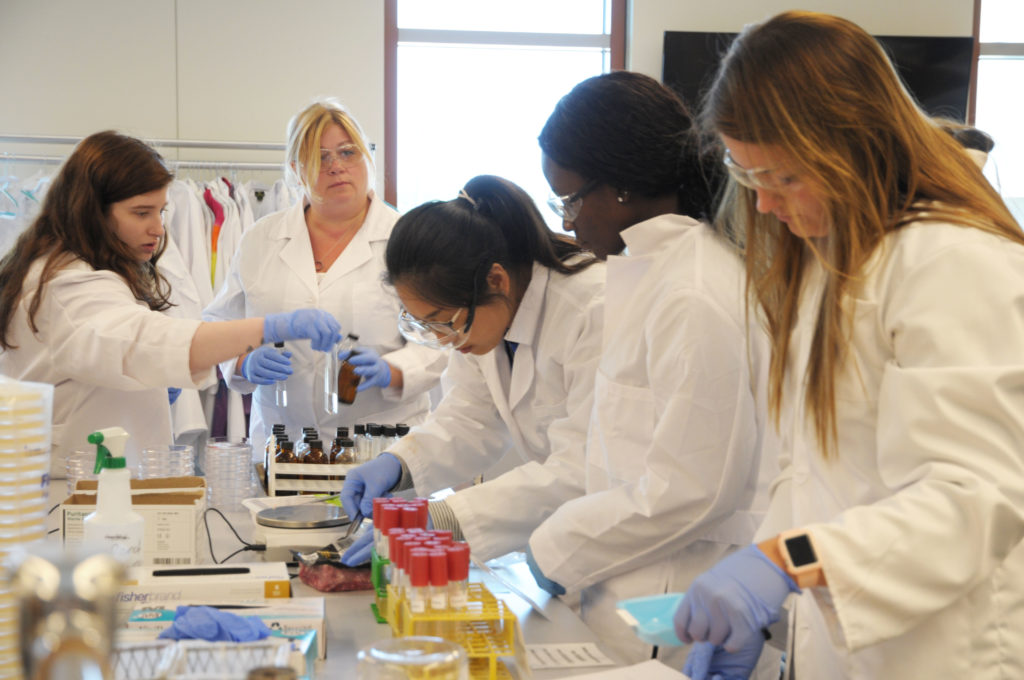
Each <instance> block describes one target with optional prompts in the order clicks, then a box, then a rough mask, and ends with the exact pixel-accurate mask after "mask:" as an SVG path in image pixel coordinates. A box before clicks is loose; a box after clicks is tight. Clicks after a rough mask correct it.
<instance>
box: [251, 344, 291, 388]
mask: <svg viewBox="0 0 1024 680" xmlns="http://www.w3.org/2000/svg"><path fill="white" fill-rule="evenodd" d="M291 356H292V353H291V352H282V351H280V350H279V349H278V348H276V347H274V346H272V345H260V346H259V347H257V348H256V349H254V350H253V351H251V352H249V354H248V355H246V357H245V359H243V360H242V377H243V378H245V379H246V380H248V381H249V382H251V383H253V384H255V385H273V384H274V383H276V382H277V381H278V380H285V379H287V378H288V376H290V375H291V374H292V362H291V361H290V359H291Z"/></svg>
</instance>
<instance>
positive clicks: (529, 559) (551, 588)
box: [526, 545, 565, 595]
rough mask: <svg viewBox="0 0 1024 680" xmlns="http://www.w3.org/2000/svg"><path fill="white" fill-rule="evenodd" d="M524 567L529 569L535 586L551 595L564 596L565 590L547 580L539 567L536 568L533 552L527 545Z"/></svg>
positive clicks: (560, 585)
mask: <svg viewBox="0 0 1024 680" xmlns="http://www.w3.org/2000/svg"><path fill="white" fill-rule="evenodd" d="M526 565H527V566H528V567H530V573H531V574H533V579H534V580H535V581H536V582H537V585H539V586H540V587H541V588H543V589H544V590H546V591H547V592H549V593H551V594H552V595H565V588H564V587H563V586H562V584H560V583H558V582H556V581H552V580H551V579H549V578H548V577H547V576H545V575H544V572H542V571H541V570H540V567H539V566H537V560H535V559H533V550H531V549H530V546H529V545H527V546H526Z"/></svg>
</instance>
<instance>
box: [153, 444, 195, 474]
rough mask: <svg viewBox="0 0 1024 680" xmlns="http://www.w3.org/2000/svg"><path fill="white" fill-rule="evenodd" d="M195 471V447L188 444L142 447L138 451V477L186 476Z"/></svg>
mask: <svg viewBox="0 0 1024 680" xmlns="http://www.w3.org/2000/svg"><path fill="white" fill-rule="evenodd" d="M195 471H196V465H195V449H193V448H192V447H191V446H189V445H188V444H171V445H169V446H160V447H156V448H151V449H142V451H141V452H140V453H139V479H151V478H153V477H188V476H190V475H194V474H195Z"/></svg>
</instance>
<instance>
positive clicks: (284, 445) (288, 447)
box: [281, 439, 295, 451]
mask: <svg viewBox="0 0 1024 680" xmlns="http://www.w3.org/2000/svg"><path fill="white" fill-rule="evenodd" d="M281 450H282V451H294V450H295V442H290V441H288V440H287V439H286V440H285V441H283V442H281Z"/></svg>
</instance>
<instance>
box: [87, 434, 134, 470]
mask: <svg viewBox="0 0 1024 680" xmlns="http://www.w3.org/2000/svg"><path fill="white" fill-rule="evenodd" d="M127 441H128V433H127V432H125V429H124V428H123V427H105V428H103V429H102V430H97V431H96V432H93V433H92V434H90V435H89V443H90V444H95V445H96V466H95V467H94V468H93V474H97V475H98V474H99V473H100V471H101V470H102V469H103V468H111V469H116V468H123V467H125V461H124V445H125V442H127Z"/></svg>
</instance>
